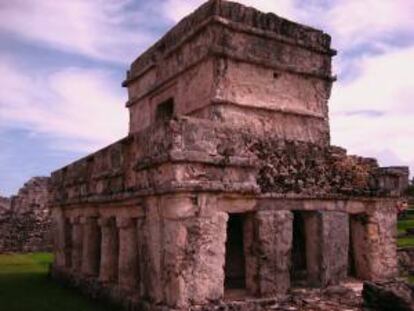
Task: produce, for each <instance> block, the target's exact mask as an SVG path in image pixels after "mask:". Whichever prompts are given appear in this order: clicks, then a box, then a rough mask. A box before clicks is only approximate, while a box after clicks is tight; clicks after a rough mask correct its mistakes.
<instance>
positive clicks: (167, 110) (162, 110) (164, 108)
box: [155, 98, 174, 122]
mask: <svg viewBox="0 0 414 311" xmlns="http://www.w3.org/2000/svg"><path fill="white" fill-rule="evenodd" d="M173 115H174V99H173V98H169V99H167V100H166V101H164V102H162V103H160V104H159V105H158V106H157V110H156V111H155V120H156V121H157V122H158V121H168V120H170V119H172V117H173Z"/></svg>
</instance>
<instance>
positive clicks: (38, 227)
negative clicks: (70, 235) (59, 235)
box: [0, 177, 52, 253]
mask: <svg viewBox="0 0 414 311" xmlns="http://www.w3.org/2000/svg"><path fill="white" fill-rule="evenodd" d="M48 183H49V178H48V177H34V178H32V179H30V180H29V181H28V182H26V183H25V184H24V186H23V187H22V188H21V189H20V190H19V192H18V193H17V195H14V196H12V197H11V198H7V199H2V202H5V203H8V204H7V206H6V208H3V209H2V208H1V207H0V253H1V252H34V251H50V250H51V249H52V239H51V216H50V210H49V205H48V198H49V194H48ZM0 204H1V203H0Z"/></svg>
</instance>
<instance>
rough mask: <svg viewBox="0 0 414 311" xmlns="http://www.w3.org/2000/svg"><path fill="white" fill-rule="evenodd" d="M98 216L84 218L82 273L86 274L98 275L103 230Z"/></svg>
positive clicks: (82, 221)
mask: <svg viewBox="0 0 414 311" xmlns="http://www.w3.org/2000/svg"><path fill="white" fill-rule="evenodd" d="M97 220H98V219H97V218H96V217H85V218H82V220H81V223H82V225H83V243H82V274H83V275H85V276H98V274H99V262H100V255H101V254H100V248H101V232H100V229H99V227H98V221H97Z"/></svg>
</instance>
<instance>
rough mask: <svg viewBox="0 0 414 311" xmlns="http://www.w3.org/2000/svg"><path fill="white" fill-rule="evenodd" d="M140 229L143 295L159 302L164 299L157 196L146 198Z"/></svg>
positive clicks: (160, 227)
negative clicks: (143, 217)
mask: <svg viewBox="0 0 414 311" xmlns="http://www.w3.org/2000/svg"><path fill="white" fill-rule="evenodd" d="M140 229H141V230H139V232H140V233H141V235H140V236H142V246H141V248H142V251H143V252H142V257H141V258H140V262H141V263H142V266H143V267H142V270H143V272H144V274H143V275H142V282H143V284H145V287H144V288H143V289H144V292H143V295H144V297H145V299H148V300H149V301H151V302H154V303H161V302H163V300H164V297H163V286H162V283H161V274H162V271H161V269H162V268H161V257H162V253H161V252H162V218H161V216H160V212H159V199H158V198H148V199H147V200H146V205H145V219H144V222H143V223H142V224H141V227H140ZM140 240H141V239H140Z"/></svg>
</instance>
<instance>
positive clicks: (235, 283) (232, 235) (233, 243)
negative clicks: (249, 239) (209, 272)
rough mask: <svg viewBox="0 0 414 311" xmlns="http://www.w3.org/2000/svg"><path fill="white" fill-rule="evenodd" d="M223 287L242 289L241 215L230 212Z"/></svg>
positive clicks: (243, 259) (244, 272)
mask: <svg viewBox="0 0 414 311" xmlns="http://www.w3.org/2000/svg"><path fill="white" fill-rule="evenodd" d="M224 272H225V281H224V286H225V289H244V288H245V287H246V282H245V276H246V271H245V258H244V245H243V216H242V215H241V214H230V215H229V220H228V223H227V240H226V263H225V267H224Z"/></svg>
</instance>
